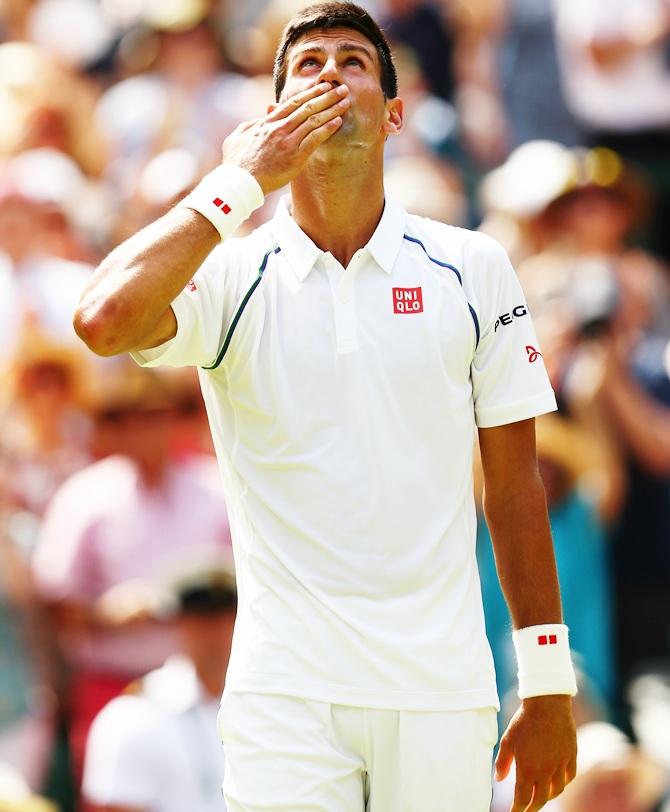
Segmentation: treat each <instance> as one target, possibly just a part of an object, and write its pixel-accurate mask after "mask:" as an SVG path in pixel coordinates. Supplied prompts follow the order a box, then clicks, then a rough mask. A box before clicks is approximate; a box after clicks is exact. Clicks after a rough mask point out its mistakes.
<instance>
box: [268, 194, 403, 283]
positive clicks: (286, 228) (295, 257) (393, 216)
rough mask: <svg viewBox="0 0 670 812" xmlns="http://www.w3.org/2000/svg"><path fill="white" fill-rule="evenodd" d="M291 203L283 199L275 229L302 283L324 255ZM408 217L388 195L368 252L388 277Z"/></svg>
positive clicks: (277, 237)
mask: <svg viewBox="0 0 670 812" xmlns="http://www.w3.org/2000/svg"><path fill="white" fill-rule="evenodd" d="M290 200H291V198H290V197H289V196H288V195H285V196H283V197H282V198H281V199H280V201H279V205H278V206H277V210H276V212H275V215H274V218H273V220H272V228H273V231H274V234H275V237H276V239H277V242H278V243H279V247H280V248H281V251H282V254H284V256H285V257H286V258H287V260H288V262H289V264H290V265H291V267H292V268H293V270H294V271H295V274H296V276H297V277H298V279H300V281H301V282H302V281H303V280H304V279H306V277H307V275H308V274H309V272H310V271H311V270H312V268H313V267H314V265H315V264H316V261H317V260H318V259H319V257H320V256H321V255H322V254H323V253H324V252H323V251H322V250H321V249H320V248H318V246H316V245H315V244H314V243H313V242H312V240H311V239H310V238H309V237H308V236H307V234H305V232H304V231H303V230H302V229H301V228H300V226H299V225H298V224H297V223H296V221H295V220H294V219H293V217H291V213H290V212H289V204H290ZM406 217H407V215H406V213H405V211H404V210H403V209H402V208H401V206H400V205H399V204H398V203H397V202H396V201H395V200H393V199H392V198H390V197H389V196H388V195H386V198H385V202H384V211H383V212H382V217H381V220H380V221H379V225H378V226H377V228H376V229H375V232H374V234H373V235H372V237H371V238H370V240H369V242H368V244H367V245H366V246H365V248H366V249H367V250H368V251H369V253H370V255H371V256H372V258H373V259H374V261H375V262H376V263H377V265H379V267H380V268H381V269H382V270H383V271H385V272H386V273H387V274H390V273H391V270H392V268H393V265H394V263H395V260H396V257H397V256H398V251H399V250H400V245H401V243H402V240H403V235H404V233H405V220H406Z"/></svg>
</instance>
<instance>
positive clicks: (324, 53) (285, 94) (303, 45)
mask: <svg viewBox="0 0 670 812" xmlns="http://www.w3.org/2000/svg"><path fill="white" fill-rule="evenodd" d="M286 62H287V65H286V83H285V85H284V89H283V91H282V95H281V99H280V101H285V100H286V99H287V98H289V97H291V96H294V95H295V94H296V93H299V92H300V91H302V90H307V89H308V88H310V87H313V86H314V85H317V84H319V83H320V82H331V83H332V84H333V86H337V85H340V84H345V85H346V86H347V87H348V88H349V99H350V100H351V107H349V109H348V110H347V111H346V112H345V113H344V115H343V117H342V119H343V123H342V126H341V127H340V129H339V130H338V131H337V132H336V133H335V135H334V136H333V137H332V138H330V139H328V141H326V142H325V144H322V147H324V146H333V145H339V148H340V149H341V148H342V147H343V146H344V145H346V146H347V147H349V148H351V147H357V146H360V147H365V146H371V145H373V144H374V143H376V142H379V143H381V144H383V142H384V140H385V139H386V136H387V135H388V134H389V132H391V130H390V129H389V127H388V121H389V114H390V112H392V113H393V116H394V117H395V118H397V116H399V117H400V122H399V123H401V121H402V105H401V103H400V101H399V99H391V100H388V101H387V100H386V99H385V98H384V92H383V90H382V86H381V65H380V62H379V55H378V53H377V49H376V48H375V46H374V45H373V44H372V43H371V42H370V40H369V39H368V38H367V37H365V36H364V35H363V34H361V33H359V32H358V31H354V30H352V29H349V28H333V29H328V30H325V31H318V30H317V31H311V32H309V33H308V34H306V35H305V36H304V37H302V38H301V39H299V40H298V41H297V42H296V43H295V45H293V46H292V47H291V48H290V49H289V51H288V54H287V60H286ZM398 111H399V112H398Z"/></svg>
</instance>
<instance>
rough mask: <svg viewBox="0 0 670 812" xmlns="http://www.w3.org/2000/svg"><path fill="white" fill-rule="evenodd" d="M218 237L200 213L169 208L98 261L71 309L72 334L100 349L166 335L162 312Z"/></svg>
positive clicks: (114, 350) (106, 351)
mask: <svg viewBox="0 0 670 812" xmlns="http://www.w3.org/2000/svg"><path fill="white" fill-rule="evenodd" d="M219 240H220V237H219V234H218V232H217V230H216V229H215V228H214V226H213V225H212V224H211V223H210V222H209V221H208V220H206V219H205V218H204V217H202V215H200V214H198V213H197V212H195V211H192V210H191V209H187V208H183V207H177V208H174V209H172V210H171V211H169V212H168V213H167V214H165V215H164V216H163V217H161V218H160V219H158V220H156V221H155V222H154V223H152V224H151V225H149V226H147V227H146V228H144V229H142V230H141V231H139V232H138V233H137V234H135V235H133V236H132V237H131V238H130V239H128V240H126V241H125V242H124V243H122V244H121V245H119V246H118V247H117V248H115V249H114V251H112V253H111V254H109V256H108V257H107V258H106V259H105V260H104V261H103V262H102V264H101V265H100V267H99V268H98V269H97V271H96V272H95V273H94V275H93V277H92V278H91V281H90V283H89V285H88V286H87V288H86V290H85V291H84V294H83V296H82V299H81V302H80V304H79V307H78V309H77V312H76V314H75V318H74V326H75V330H76V332H77V334H78V335H79V336H80V337H81V338H82V339H83V340H84V341H85V342H86V344H87V345H88V346H89V347H90V348H91V349H92V350H93V351H94V352H96V353H98V354H99V355H115V354H118V353H121V352H127V351H128V350H131V349H134V348H137V347H143V346H148V344H147V342H154V343H160V341H161V340H167V339H168V338H170V337H171V335H170V334H169V333H170V320H169V319H166V318H165V314H166V312H167V311H168V310H169V307H170V303H171V302H172V301H173V300H174V299H175V298H176V296H177V295H178V294H179V293H180V292H181V291H182V290H183V288H184V286H185V285H186V284H187V282H188V281H189V279H191V277H192V276H193V274H194V273H195V272H196V270H197V269H198V268H199V267H200V265H201V264H202V263H203V262H204V260H205V259H206V258H207V256H208V254H209V253H210V252H211V251H212V249H213V248H214V247H215V246H216V245H217V243H218V242H219ZM172 319H174V317H172ZM161 323H162V324H161ZM161 327H162V331H163V332H165V335H162V334H161Z"/></svg>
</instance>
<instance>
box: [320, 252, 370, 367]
mask: <svg viewBox="0 0 670 812" xmlns="http://www.w3.org/2000/svg"><path fill="white" fill-rule="evenodd" d="M363 254H364V252H363V251H362V250H359V251H356V253H355V254H354V255H353V257H352V258H351V261H350V262H349V265H347V267H346V269H345V268H343V267H342V265H340V263H339V262H338V261H337V260H336V259H335V257H334V256H333V255H332V254H330V253H327V254H323V255H322V259H321V261H322V262H323V264H324V266H325V270H326V274H327V276H328V282H329V283H330V290H331V294H332V300H333V314H334V317H335V346H336V350H337V354H338V355H344V354H345V353H349V352H356V351H357V350H358V330H357V320H356V295H355V286H354V285H355V280H356V274H357V273H358V271H359V270H360V267H361V265H362V263H363V262H364V259H363Z"/></svg>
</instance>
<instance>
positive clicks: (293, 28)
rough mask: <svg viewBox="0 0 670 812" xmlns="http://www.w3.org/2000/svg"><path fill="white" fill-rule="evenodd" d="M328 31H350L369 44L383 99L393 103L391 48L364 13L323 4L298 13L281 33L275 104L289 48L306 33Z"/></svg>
mask: <svg viewBox="0 0 670 812" xmlns="http://www.w3.org/2000/svg"><path fill="white" fill-rule="evenodd" d="M329 28H351V29H352V30H354V31H358V32H359V33H361V34H363V36H364V37H366V38H367V39H369V40H370V42H371V43H372V44H373V45H374V46H375V48H376V49H377V54H378V55H379V64H380V66H381V85H382V90H383V91H384V96H385V97H386V98H387V99H394V98H395V97H396V96H397V95H398V76H397V74H396V69H395V65H394V64H393V56H392V55H391V48H390V47H389V44H388V41H387V40H386V37H385V36H384V33H383V32H382V30H381V28H380V27H379V26H378V25H377V23H376V22H375V21H374V20H373V19H372V17H371V16H370V15H369V14H368V13H367V11H366V10H365V9H363V8H361V7H360V6H357V5H355V4H354V3H348V2H325V3H316V4H314V5H312V6H308V7H307V8H305V9H303V10H302V11H299V12H298V13H297V14H296V15H295V16H294V17H293V18H292V19H291V20H290V21H289V23H288V25H287V26H286V28H285V29H284V33H283V34H282V38H281V41H280V42H279V47H278V48H277V54H276V56H275V64H274V70H273V78H274V86H275V99H276V101H279V97H280V96H281V93H282V90H283V89H284V85H285V84H286V55H287V53H288V50H289V48H290V47H291V46H292V45H294V44H295V43H296V42H297V41H298V40H299V39H301V38H302V37H304V36H305V34H307V33H309V32H310V31H325V30H327V29H329Z"/></svg>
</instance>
